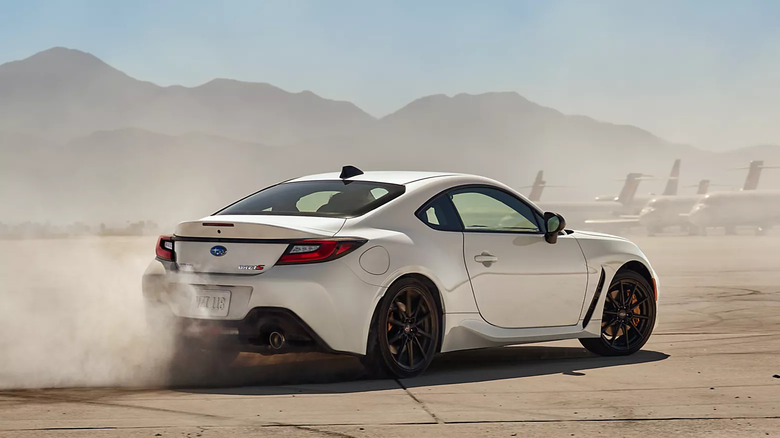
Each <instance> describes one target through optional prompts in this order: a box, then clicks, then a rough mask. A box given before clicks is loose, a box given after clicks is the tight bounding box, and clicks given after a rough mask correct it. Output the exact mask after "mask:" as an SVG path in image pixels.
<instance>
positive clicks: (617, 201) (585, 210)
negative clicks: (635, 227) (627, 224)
mask: <svg viewBox="0 0 780 438" xmlns="http://www.w3.org/2000/svg"><path fill="white" fill-rule="evenodd" d="M644 176H645V175H643V174H641V173H629V174H628V175H626V180H625V183H624V184H623V188H622V189H621V190H620V194H619V195H618V196H617V197H613V199H612V200H603V199H602V200H595V201H584V202H566V201H563V202H559V201H553V202H550V201H546V202H537V204H538V205H539V207H540V208H542V209H544V210H545V211H554V212H556V213H560V214H561V215H563V217H564V218H566V223H567V224H569V225H572V226H576V227H580V226H582V225H583V224H585V222H586V220H588V219H589V218H593V217H602V218H609V217H619V216H620V215H622V214H626V213H627V212H628V211H629V210H627V209H628V208H633V207H632V206H633V198H634V196H635V195H636V191H637V188H639V182H640V181H641V179H642V178H643V177H644Z"/></svg>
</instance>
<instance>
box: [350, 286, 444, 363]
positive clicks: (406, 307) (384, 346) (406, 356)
mask: <svg viewBox="0 0 780 438" xmlns="http://www.w3.org/2000/svg"><path fill="white" fill-rule="evenodd" d="M440 327H441V314H440V312H439V307H438V305H437V303H436V299H435V298H434V295H433V292H432V291H431V290H430V289H429V288H428V287H427V286H425V285H424V284H422V283H421V282H419V281H417V280H415V279H409V278H406V279H401V280H399V281H397V282H395V283H393V285H392V286H391V287H390V288H389V289H388V291H387V293H386V294H385V296H384V297H383V298H382V300H381V301H380V302H379V305H378V306H377V308H376V311H375V312H374V316H373V318H372V320H371V329H370V331H369V337H368V345H367V350H366V355H365V356H364V357H363V358H362V363H363V365H364V367H365V368H366V370H367V372H368V374H369V375H370V376H371V377H375V378H384V377H394V378H409V377H414V376H417V375H420V374H421V373H423V372H424V371H425V370H426V369H427V368H428V366H429V365H430V364H431V361H432V360H433V357H434V355H435V354H436V352H437V351H438V342H439V332H440Z"/></svg>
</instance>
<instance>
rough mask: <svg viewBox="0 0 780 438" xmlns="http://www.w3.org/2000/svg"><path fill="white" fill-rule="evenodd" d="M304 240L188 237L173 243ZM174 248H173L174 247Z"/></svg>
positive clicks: (290, 240)
mask: <svg viewBox="0 0 780 438" xmlns="http://www.w3.org/2000/svg"><path fill="white" fill-rule="evenodd" d="M300 240H304V239H244V238H230V237H190V236H173V241H174V242H176V241H180V242H214V243H287V244H289V243H292V242H298V241H300ZM174 248H175V246H174Z"/></svg>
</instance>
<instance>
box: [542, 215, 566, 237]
mask: <svg viewBox="0 0 780 438" xmlns="http://www.w3.org/2000/svg"><path fill="white" fill-rule="evenodd" d="M544 225H545V228H546V230H545V232H544V240H546V241H547V243H555V242H557V241H558V233H560V232H561V231H562V230H563V229H564V228H566V219H564V218H563V216H561V215H559V214H557V213H552V212H549V211H548V212H545V213H544Z"/></svg>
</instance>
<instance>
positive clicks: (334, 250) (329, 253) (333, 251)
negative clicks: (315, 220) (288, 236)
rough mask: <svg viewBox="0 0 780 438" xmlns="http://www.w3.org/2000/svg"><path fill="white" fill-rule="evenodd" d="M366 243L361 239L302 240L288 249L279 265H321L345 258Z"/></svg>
mask: <svg viewBox="0 0 780 438" xmlns="http://www.w3.org/2000/svg"><path fill="white" fill-rule="evenodd" d="M364 243H366V241H365V240H359V239H331V240H300V241H298V242H293V243H291V244H290V246H288V247H287V250H286V251H285V252H284V254H282V257H281V258H280V259H279V261H278V262H276V264H277V265H293V264H299V263H319V262H327V261H329V260H334V259H337V258H339V257H343V256H345V255H347V254H349V253H351V252H352V251H354V250H356V249H357V248H358V247H359V246H360V245H362V244H364Z"/></svg>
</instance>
